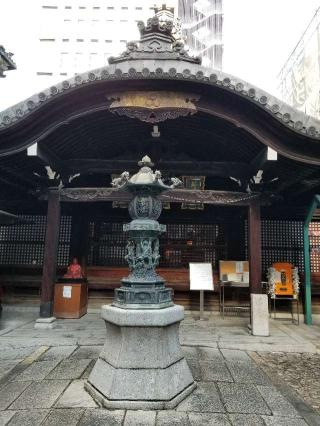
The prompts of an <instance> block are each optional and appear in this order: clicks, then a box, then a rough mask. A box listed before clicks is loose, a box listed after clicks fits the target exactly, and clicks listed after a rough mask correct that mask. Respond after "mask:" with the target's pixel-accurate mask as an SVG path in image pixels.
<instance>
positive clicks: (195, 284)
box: [189, 263, 213, 290]
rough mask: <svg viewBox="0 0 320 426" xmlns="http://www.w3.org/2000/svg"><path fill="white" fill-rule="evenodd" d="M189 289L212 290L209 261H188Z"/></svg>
mask: <svg viewBox="0 0 320 426" xmlns="http://www.w3.org/2000/svg"><path fill="white" fill-rule="evenodd" d="M189 270H190V290H213V274H212V264H211V263H189Z"/></svg>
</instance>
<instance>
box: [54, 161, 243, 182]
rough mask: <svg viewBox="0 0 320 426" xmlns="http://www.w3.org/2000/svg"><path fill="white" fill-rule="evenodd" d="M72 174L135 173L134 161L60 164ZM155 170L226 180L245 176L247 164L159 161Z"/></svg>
mask: <svg viewBox="0 0 320 426" xmlns="http://www.w3.org/2000/svg"><path fill="white" fill-rule="evenodd" d="M60 164H61V165H63V167H64V168H65V169H67V170H69V171H70V173H71V172H73V173H81V174H99V173H102V174H111V173H122V172H123V171H124V170H127V171H135V170H136V169H137V162H136V161H135V160H99V159H73V160H64V161H61V163H60ZM156 167H157V169H159V170H161V171H162V172H163V173H176V174H185V175H195V176H197V175H201V176H218V177H226V178H228V177H229V176H230V175H231V176H233V177H236V178H241V177H244V176H247V175H248V174H249V175H250V173H248V167H250V165H249V164H247V163H241V162H233V161H231V162H228V161H225V162H224V161H159V162H157V163H156Z"/></svg>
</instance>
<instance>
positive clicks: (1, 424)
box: [0, 411, 15, 426]
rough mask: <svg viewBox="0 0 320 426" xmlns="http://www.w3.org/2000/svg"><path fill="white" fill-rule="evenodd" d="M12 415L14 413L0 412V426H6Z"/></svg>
mask: <svg viewBox="0 0 320 426" xmlns="http://www.w3.org/2000/svg"><path fill="white" fill-rule="evenodd" d="M14 415H15V411H0V426H5V425H7V424H8V423H9V420H10V419H11V418H12V417H13V416H14Z"/></svg>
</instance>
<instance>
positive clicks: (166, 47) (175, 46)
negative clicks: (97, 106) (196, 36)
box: [108, 5, 201, 64]
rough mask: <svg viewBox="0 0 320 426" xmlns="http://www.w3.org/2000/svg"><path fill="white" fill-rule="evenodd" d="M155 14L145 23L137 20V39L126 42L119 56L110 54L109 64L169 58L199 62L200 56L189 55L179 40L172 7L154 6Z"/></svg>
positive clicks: (176, 21) (178, 26)
mask: <svg viewBox="0 0 320 426" xmlns="http://www.w3.org/2000/svg"><path fill="white" fill-rule="evenodd" d="M154 11H155V15H154V16H153V17H152V18H150V19H148V21H147V24H145V23H144V22H143V21H139V22H138V24H137V25H138V28H139V32H140V40H139V41H130V42H129V43H127V50H126V51H125V52H123V53H122V54H121V55H120V56H117V57H113V56H111V57H110V58H109V60H108V62H109V64H115V63H119V62H125V61H130V60H145V59H162V60H163V59H171V60H182V61H186V62H191V63H195V64H201V58H200V57H193V56H190V55H189V53H188V52H187V51H186V49H185V48H184V44H183V42H182V41H181V24H180V21H179V20H177V19H174V14H173V8H168V7H167V6H166V5H162V7H161V8H157V7H155V8H154Z"/></svg>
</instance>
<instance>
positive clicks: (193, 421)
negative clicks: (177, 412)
mask: <svg viewBox="0 0 320 426" xmlns="http://www.w3.org/2000/svg"><path fill="white" fill-rule="evenodd" d="M188 417H189V422H190V425H191V426H211V425H212V426H213V425H214V426H230V425H231V423H230V421H229V419H228V416H227V415H226V414H213V413H210V414H208V413H205V414H204V413H188Z"/></svg>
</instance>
